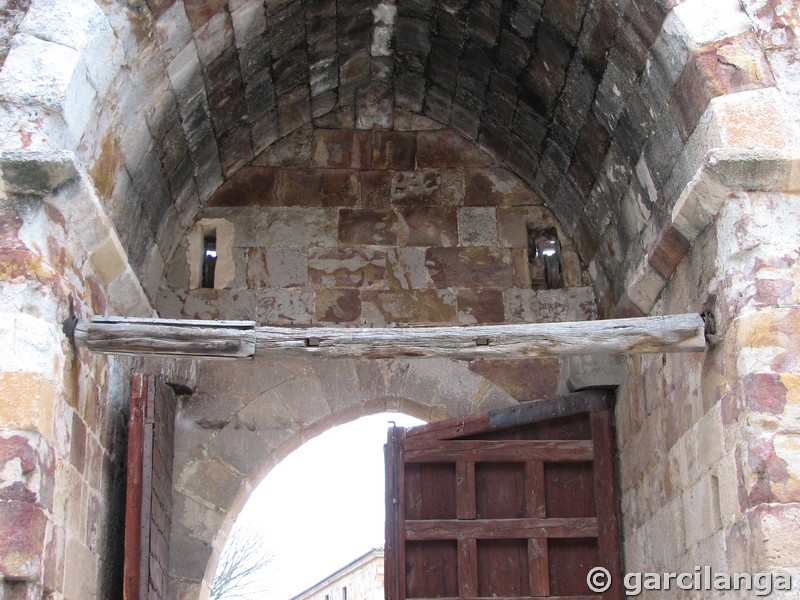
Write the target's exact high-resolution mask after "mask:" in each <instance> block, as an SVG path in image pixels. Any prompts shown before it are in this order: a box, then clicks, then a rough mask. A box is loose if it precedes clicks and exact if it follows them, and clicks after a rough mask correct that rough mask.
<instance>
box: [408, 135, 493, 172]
mask: <svg viewBox="0 0 800 600" xmlns="http://www.w3.org/2000/svg"><path fill="white" fill-rule="evenodd" d="M492 163H493V159H492V157H491V156H489V155H488V154H486V153H485V152H483V151H482V150H480V149H478V148H476V147H475V146H474V145H473V144H471V143H470V142H469V141H468V140H466V139H465V138H463V137H461V136H460V135H458V134H457V133H455V132H454V131H445V132H420V133H418V134H417V167H419V168H420V169H426V168H453V167H456V168H463V167H485V166H488V165H491V164H492Z"/></svg>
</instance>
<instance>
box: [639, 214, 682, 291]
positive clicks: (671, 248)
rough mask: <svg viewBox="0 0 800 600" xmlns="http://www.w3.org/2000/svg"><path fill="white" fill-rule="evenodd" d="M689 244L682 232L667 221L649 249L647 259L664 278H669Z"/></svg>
mask: <svg viewBox="0 0 800 600" xmlns="http://www.w3.org/2000/svg"><path fill="white" fill-rule="evenodd" d="M689 246H690V244H689V242H688V241H687V240H686V238H685V237H683V234H682V233H681V232H680V231H678V230H677V229H675V226H674V225H673V224H672V223H667V224H666V225H665V226H664V228H663V229H662V230H661V233H660V234H659V235H658V239H657V240H656V241H655V244H653V247H652V248H651V249H650V253H649V259H648V261H649V262H650V265H651V266H652V267H653V268H654V269H655V270H656V271H658V272H659V273H660V274H661V275H662V276H663V277H664V278H665V279H669V278H670V277H672V274H673V273H674V272H675V269H677V268H678V264H679V263H680V262H681V260H683V257H684V256H685V255H686V253H687V252H688V251H689Z"/></svg>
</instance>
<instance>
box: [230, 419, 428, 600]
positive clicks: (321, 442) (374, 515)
mask: <svg viewBox="0 0 800 600" xmlns="http://www.w3.org/2000/svg"><path fill="white" fill-rule="evenodd" d="M389 421H395V422H396V423H397V425H398V426H403V427H413V426H415V425H419V424H421V423H422V421H419V420H418V419H414V418H412V417H409V416H406V415H403V414H398V413H383V414H379V415H371V416H368V417H363V418H361V419H358V420H356V421H353V422H351V423H347V424H345V425H341V426H339V427H334V428H333V429H330V430H328V431H326V432H325V433H323V434H322V435H320V436H318V437H316V438H314V439H313V440H311V441H309V442H307V443H306V444H304V445H303V446H302V447H300V448H299V449H298V450H296V451H295V452H293V453H292V454H290V455H289V456H288V457H287V458H286V459H285V460H284V461H282V462H281V463H280V464H278V465H277V466H276V467H275V468H274V469H272V471H270V472H269V474H268V475H267V476H266V477H265V478H264V481H263V482H262V483H261V484H260V485H259V486H258V487H257V488H256V490H255V491H254V492H253V494H252V496H251V497H250V499H249V500H248V502H247V504H246V505H245V507H244V509H243V510H242V512H241V514H240V515H239V519H238V522H237V525H238V524H239V523H246V524H247V527H248V528H251V527H253V528H259V529H261V531H263V535H264V537H265V539H266V540H267V542H268V546H269V548H270V550H271V551H272V553H273V554H274V557H275V558H274V559H273V561H272V563H271V564H270V567H269V569H268V571H267V573H266V577H267V581H266V582H265V583H266V584H267V587H268V588H269V593H268V594H266V595H264V594H261V595H258V596H253V600H288V599H289V598H291V597H293V596H295V595H297V594H298V593H300V592H302V591H304V590H306V589H308V588H309V587H311V586H313V585H314V584H316V583H317V582H319V581H321V580H322V579H324V578H326V577H327V576H328V575H330V574H331V573H333V572H335V571H337V570H338V569H340V568H341V567H343V566H345V565H347V564H348V563H349V562H351V561H352V560H354V559H355V558H358V557H359V556H361V555H362V554H364V553H366V552H368V551H369V550H370V549H372V548H379V547H382V546H383V536H384V506H383V503H384V464H383V445H384V444H385V443H386V432H387V429H388V428H389V426H390V425H389Z"/></svg>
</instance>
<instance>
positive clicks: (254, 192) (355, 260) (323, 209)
mask: <svg viewBox="0 0 800 600" xmlns="http://www.w3.org/2000/svg"><path fill="white" fill-rule="evenodd" d="M308 138H309V139H308V144H307V145H306V146H305V148H306V150H305V151H302V152H299V153H297V154H296V155H295V156H292V157H287V156H286V155H284V154H280V153H276V152H275V150H274V149H272V150H270V151H267V152H265V153H264V154H262V155H261V156H260V157H258V158H257V159H256V160H255V161H254V165H258V166H250V167H245V168H243V169H241V170H240V171H239V172H238V173H237V174H236V175H235V176H233V177H232V178H231V179H229V180H228V181H227V182H226V183H225V184H224V185H223V186H221V187H220V188H219V190H218V191H217V192H216V193H215V194H214V195H213V196H212V197H211V199H210V200H209V202H208V204H207V206H206V207H205V208H204V209H203V210H202V212H201V213H200V214H199V215H198V217H199V221H198V223H206V224H212V223H220V222H221V221H220V220H223V221H224V222H225V223H228V224H230V225H229V226H226V227H227V229H226V228H222V227H218V228H217V232H218V234H219V235H221V236H222V235H225V236H227V237H228V238H230V239H226V240H222V239H219V240H217V247H218V248H220V247H225V248H227V247H228V246H230V247H231V248H232V249H233V250H232V256H233V261H234V263H236V264H235V265H234V268H233V270H234V271H235V272H236V275H235V276H233V277H230V276H226V277H225V280H224V281H225V282H227V283H223V284H222V285H220V286H218V285H215V286H214V288H213V289H204V288H201V287H199V285H198V283H197V282H198V279H197V277H194V278H192V279H191V280H187V278H186V274H187V273H196V272H197V270H198V269H199V266H200V262H201V260H202V256H201V252H200V251H199V249H198V245H197V244H191V243H186V242H184V243H181V245H180V246H179V247H178V249H177V250H176V252H175V254H174V255H173V257H172V260H171V261H170V263H169V264H168V266H167V275H166V277H165V279H164V284H163V286H162V289H161V291H160V293H159V300H158V310H159V313H160V314H161V316H163V317H185V318H219V319H225V318H234V317H235V318H251V319H253V320H255V321H257V322H259V323H261V324H267V325H269V324H271V325H291V324H309V323H319V324H337V325H343V326H347V325H352V326H358V325H361V326H363V325H367V326H369V325H373V326H385V325H392V324H395V323H398V324H399V323H402V324H412V325H455V324H488V323H506V322H535V321H550V320H583V319H592V318H595V317H596V314H597V313H596V309H595V306H594V294H593V292H592V290H591V288H589V287H586V286H587V284H588V283H589V277H588V274H587V273H586V271H585V269H584V268H583V266H582V265H581V263H580V260H579V259H578V255H577V252H576V250H575V249H574V247H573V245H572V242H571V240H570V239H569V237H568V236H566V235H565V234H564V232H563V230H562V229H561V226H560V224H559V222H558V220H557V219H556V218H555V216H554V215H553V213H552V212H551V211H550V210H549V209H548V208H547V207H546V206H544V205H543V203H542V201H541V199H540V198H539V197H538V196H537V195H536V194H535V193H533V192H532V191H531V190H530V188H528V187H527V186H526V185H525V184H524V183H523V182H522V181H521V180H520V179H519V178H517V177H516V176H515V175H513V174H512V173H511V172H509V171H508V170H506V169H504V168H503V167H501V166H499V165H498V164H496V161H495V159H494V158H492V157H491V156H490V155H489V154H486V153H485V152H483V151H481V150H480V149H479V148H478V147H477V146H474V145H473V144H471V143H469V142H468V141H467V140H465V139H464V138H462V137H461V136H459V135H457V134H454V133H453V132H451V131H448V130H428V129H426V130H421V131H420V130H408V131H392V130H388V131H387V130H376V131H364V130H352V129H326V128H315V129H310V130H309V132H308ZM207 226H208V225H206V227H207ZM529 227H533V228H536V229H547V228H552V229H553V230H554V231H556V232H557V233H558V236H559V241H560V243H561V251H562V267H563V269H564V273H563V280H564V281H565V282H566V284H567V286H568V287H567V288H565V289H555V290H535V289H532V285H531V278H530V272H529V261H531V260H533V257H531V256H529V254H528V250H529V249H528V243H529V242H528V228H529ZM225 231H227V233H224V232H225ZM192 235H195V234H190V236H192ZM195 237H197V236H196V235H195ZM226 256H227V255H226ZM220 260H222V259H221V258H219V256H218V258H217V261H218V262H217V265H218V268H220V267H221V263H220V262H219V261H220ZM225 272H226V273H229V272H231V269H230V268H229V267H225ZM253 292H255V293H253Z"/></svg>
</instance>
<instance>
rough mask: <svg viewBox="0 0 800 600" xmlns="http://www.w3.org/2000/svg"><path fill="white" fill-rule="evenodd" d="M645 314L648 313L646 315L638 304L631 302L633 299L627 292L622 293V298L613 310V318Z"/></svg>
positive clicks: (643, 315) (642, 315)
mask: <svg viewBox="0 0 800 600" xmlns="http://www.w3.org/2000/svg"><path fill="white" fill-rule="evenodd" d="M645 316H647V315H645V314H644V313H643V312H642V310H641V309H640V308H639V307H638V306H636V305H635V304H634V303H633V302H631V299H630V298H628V295H627V294H623V295H622V298H620V299H619V301H618V302H617V303H616V305H615V306H614V308H613V310H612V311H611V318H612V319H627V318H635V317H645Z"/></svg>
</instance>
